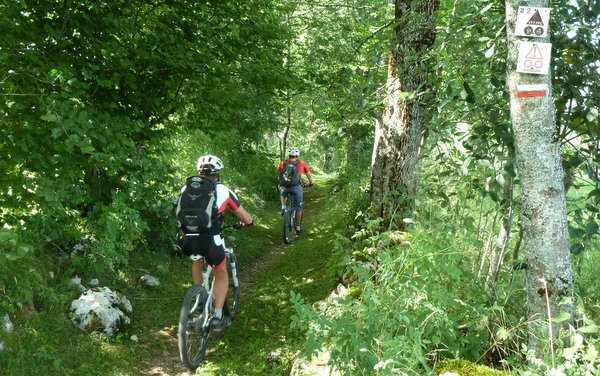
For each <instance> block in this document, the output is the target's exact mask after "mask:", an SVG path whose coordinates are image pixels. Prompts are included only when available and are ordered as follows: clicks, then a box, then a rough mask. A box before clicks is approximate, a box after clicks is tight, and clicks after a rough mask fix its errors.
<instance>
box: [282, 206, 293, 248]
mask: <svg viewBox="0 0 600 376" xmlns="http://www.w3.org/2000/svg"><path fill="white" fill-rule="evenodd" d="M283 242H284V243H285V244H290V243H291V242H292V211H291V210H290V209H289V208H288V209H285V211H284V213H283Z"/></svg>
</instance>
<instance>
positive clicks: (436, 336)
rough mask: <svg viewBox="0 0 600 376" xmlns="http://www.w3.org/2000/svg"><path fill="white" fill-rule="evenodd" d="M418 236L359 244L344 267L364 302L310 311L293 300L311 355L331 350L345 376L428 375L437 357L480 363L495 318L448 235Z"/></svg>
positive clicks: (383, 236)
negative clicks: (490, 320)
mask: <svg viewBox="0 0 600 376" xmlns="http://www.w3.org/2000/svg"><path fill="white" fill-rule="evenodd" d="M415 233H416V234H415V235H414V236H413V237H411V238H410V239H407V238H406V237H405V236H402V235H399V234H396V233H389V232H384V233H380V234H376V235H372V236H367V237H364V239H363V240H362V241H359V243H358V244H359V245H358V247H357V248H358V249H357V251H356V252H355V253H358V254H355V255H354V256H353V257H352V259H351V260H349V261H348V263H347V265H348V267H349V269H350V271H351V273H352V274H354V275H355V278H351V280H353V282H352V286H354V287H355V288H357V289H358V290H360V297H358V298H353V297H352V296H350V295H343V296H341V297H340V298H337V299H331V300H330V301H329V302H327V303H326V304H323V305H321V306H320V308H318V309H317V310H316V311H313V310H312V309H311V307H310V306H307V305H306V304H303V301H302V298H301V297H298V296H296V295H293V296H292V302H293V303H294V304H295V306H296V309H297V312H298V313H297V316H296V318H295V321H294V324H295V325H298V326H300V327H302V328H304V329H306V330H307V332H308V334H307V340H306V347H307V351H308V352H309V353H314V352H315V351H316V350H317V349H320V348H325V349H327V350H328V351H329V352H330V355H331V364H332V365H336V366H337V367H338V368H339V369H340V370H341V371H342V373H344V374H351V373H352V372H353V371H352V370H354V371H356V370H360V371H359V372H362V373H365V372H367V373H369V372H376V373H377V372H379V373H380V374H390V373H393V372H405V373H408V374H426V373H431V371H432V370H431V368H430V366H429V364H430V361H431V360H432V359H434V358H436V357H439V356H452V357H454V356H461V357H464V358H466V359H472V360H476V359H478V358H479V356H481V350H482V349H484V348H486V346H487V344H488V341H489V337H488V332H487V330H485V328H486V325H487V323H486V319H485V317H490V314H489V308H486V296H485V294H484V293H482V292H481V290H480V286H479V285H478V283H477V279H476V278H475V276H474V275H473V274H472V273H471V272H470V271H469V269H468V268H465V266H468V260H467V259H466V258H465V256H466V255H464V254H463V253H462V252H460V251H458V249H460V248H455V247H456V246H457V245H455V244H453V239H452V238H451V237H450V236H449V234H448V235H446V234H443V233H429V232H419V231H415ZM355 248H356V247H355ZM361 260H362V261H361ZM458 284H460V286H461V289H460V290H456V289H455V288H454V286H457V285H458ZM355 293H356V292H355Z"/></svg>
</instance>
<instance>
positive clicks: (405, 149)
mask: <svg viewBox="0 0 600 376" xmlns="http://www.w3.org/2000/svg"><path fill="white" fill-rule="evenodd" d="M438 7H439V0H426V1H418V2H414V1H409V0H395V21H396V23H395V25H396V26H395V28H394V32H395V35H394V40H393V44H392V52H391V55H390V58H389V62H388V80H387V84H386V103H385V109H384V113H383V118H382V121H381V122H378V123H377V124H376V129H375V142H374V146H373V160H372V175H371V215H372V217H374V218H377V217H381V218H382V219H383V223H382V225H383V226H384V228H385V227H389V226H390V225H392V226H395V227H402V219H403V217H404V216H405V215H406V212H407V210H408V209H409V208H410V206H411V202H412V200H413V197H414V195H415V193H416V190H417V187H418V178H417V171H418V162H419V156H420V154H421V149H422V145H423V143H424V141H425V139H426V134H427V126H428V123H429V120H430V118H431V113H430V110H429V105H430V95H429V89H430V84H429V82H428V74H429V69H430V66H431V63H430V60H429V59H428V50H429V48H430V47H431V46H432V45H433V42H434V40H435V35H436V34H435V17H434V12H435V10H436V9H437V8H438Z"/></svg>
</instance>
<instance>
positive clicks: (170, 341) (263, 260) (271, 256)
mask: <svg viewBox="0 0 600 376" xmlns="http://www.w3.org/2000/svg"><path fill="white" fill-rule="evenodd" d="M310 190H311V192H310V193H308V194H307V195H305V211H306V212H307V213H310V208H311V207H315V208H317V207H320V203H319V202H320V201H321V199H322V198H323V196H322V194H317V192H315V191H314V188H311V189H310ZM319 193H321V192H319ZM309 219H312V218H309ZM271 222H272V223H273V225H272V227H273V228H272V230H271V231H270V232H271V234H272V236H273V237H272V239H271V241H270V242H269V244H267V245H266V247H268V249H267V250H266V251H265V252H264V253H263V254H262V255H261V256H260V257H258V258H256V259H254V260H253V261H252V263H251V264H245V265H242V266H241V268H240V280H241V284H242V286H241V287H242V289H241V292H240V293H241V301H242V305H243V304H244V302H248V301H249V299H250V297H251V296H253V294H255V292H256V290H257V289H258V288H259V286H258V285H257V283H259V282H260V281H262V280H264V279H265V278H266V277H268V273H269V272H270V271H271V270H272V269H273V266H274V265H276V264H277V263H278V262H280V261H281V259H282V257H283V256H284V255H285V252H286V249H288V247H290V246H287V245H284V244H283V243H282V241H281V240H280V239H281V235H280V232H281V230H280V218H279V217H278V218H273V220H272V221H271ZM305 236H310V235H309V234H308V233H307V234H306V235H305ZM237 248H239V245H238V246H237ZM242 249H243V247H242ZM175 303H177V304H179V299H177V302H174V304H175ZM243 309H244V307H243V306H242V310H243ZM234 325H235V323H234ZM154 337H155V340H156V342H155V343H156V345H158V346H160V348H161V351H160V352H157V351H153V353H154V354H153V355H154V357H153V359H148V361H147V362H145V364H142V365H140V369H139V374H140V375H153V376H165V375H169V376H174V375H176V376H189V375H194V374H202V371H200V370H197V371H196V373H192V372H190V371H189V370H187V369H186V368H185V367H184V366H183V365H182V364H181V362H180V360H179V354H178V352H177V348H178V346H177V325H176V323H172V322H171V323H168V326H166V327H164V328H163V329H161V330H159V331H158V332H157V333H155V334H154ZM212 340H213V341H218V338H217V337H215V338H213V339H212ZM210 347H211V345H210V344H209V353H208V357H210V350H211V349H210ZM201 367H202V365H201ZM208 372H210V371H208V370H207V373H208ZM211 374H212V373H211Z"/></svg>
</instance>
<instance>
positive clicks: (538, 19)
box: [527, 9, 544, 26]
mask: <svg viewBox="0 0 600 376" xmlns="http://www.w3.org/2000/svg"><path fill="white" fill-rule="evenodd" d="M527 25H536V26H544V21H543V20H542V16H541V15H540V11H539V9H536V10H535V13H533V16H531V18H530V19H529V21H527Z"/></svg>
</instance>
